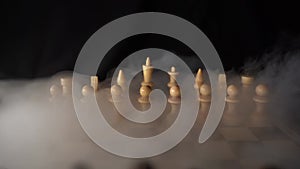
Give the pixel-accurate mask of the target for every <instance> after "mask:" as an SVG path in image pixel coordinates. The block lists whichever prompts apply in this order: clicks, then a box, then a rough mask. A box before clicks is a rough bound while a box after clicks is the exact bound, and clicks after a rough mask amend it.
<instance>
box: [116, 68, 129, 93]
mask: <svg viewBox="0 0 300 169" xmlns="http://www.w3.org/2000/svg"><path fill="white" fill-rule="evenodd" d="M117 84H118V85H120V86H121V88H122V90H123V91H125V90H126V88H127V86H126V78H125V75H124V73H123V70H119V74H118V77H117Z"/></svg>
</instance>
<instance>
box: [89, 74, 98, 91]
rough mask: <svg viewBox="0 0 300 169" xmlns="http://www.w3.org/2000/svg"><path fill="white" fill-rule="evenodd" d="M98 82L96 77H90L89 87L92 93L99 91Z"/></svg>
mask: <svg viewBox="0 0 300 169" xmlns="http://www.w3.org/2000/svg"><path fill="white" fill-rule="evenodd" d="M98 83H99V81H98V76H91V86H92V87H93V89H94V92H97V91H98V90H99V84H98Z"/></svg>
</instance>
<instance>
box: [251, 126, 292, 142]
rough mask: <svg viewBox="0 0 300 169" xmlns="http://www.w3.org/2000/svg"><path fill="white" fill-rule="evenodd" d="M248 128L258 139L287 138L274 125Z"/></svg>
mask: <svg viewBox="0 0 300 169" xmlns="http://www.w3.org/2000/svg"><path fill="white" fill-rule="evenodd" d="M249 129H250V130H251V131H252V133H253V134H254V135H255V136H256V137H257V138H258V139H259V140H285V139H287V138H288V136H287V135H286V134H285V133H283V132H282V131H281V130H280V129H278V128H276V127H251V128H249Z"/></svg>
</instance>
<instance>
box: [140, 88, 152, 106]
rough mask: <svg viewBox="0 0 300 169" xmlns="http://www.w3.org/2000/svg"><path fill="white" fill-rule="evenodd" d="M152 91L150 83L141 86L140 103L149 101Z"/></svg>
mask: <svg viewBox="0 0 300 169" xmlns="http://www.w3.org/2000/svg"><path fill="white" fill-rule="evenodd" d="M150 92H151V88H150V87H149V86H148V85H142V86H141V88H140V95H141V97H140V98H138V101H139V102H140V103H149V95H150Z"/></svg>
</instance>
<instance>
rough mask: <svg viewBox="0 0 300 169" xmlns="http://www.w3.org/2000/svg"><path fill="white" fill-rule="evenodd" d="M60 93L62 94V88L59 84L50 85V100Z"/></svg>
mask: <svg viewBox="0 0 300 169" xmlns="http://www.w3.org/2000/svg"><path fill="white" fill-rule="evenodd" d="M61 94H62V89H61V87H60V86H58V85H55V84H54V85H52V86H51V87H50V95H51V98H50V101H52V100H53V99H55V98H57V97H58V96H59V95H61Z"/></svg>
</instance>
